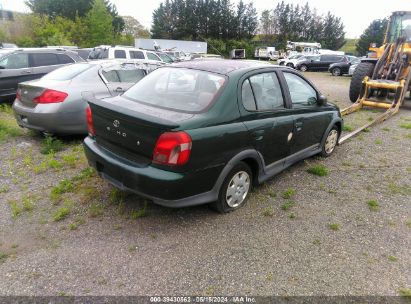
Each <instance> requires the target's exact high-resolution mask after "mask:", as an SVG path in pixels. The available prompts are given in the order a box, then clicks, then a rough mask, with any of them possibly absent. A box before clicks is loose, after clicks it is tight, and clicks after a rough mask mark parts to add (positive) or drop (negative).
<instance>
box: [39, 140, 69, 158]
mask: <svg viewBox="0 0 411 304" xmlns="http://www.w3.org/2000/svg"><path fill="white" fill-rule="evenodd" d="M63 147H64V145H63V142H62V141H61V140H59V139H56V138H54V137H52V136H46V137H45V138H44V139H43V142H42V143H41V150H40V153H41V154H50V153H56V152H59V151H61V150H63Z"/></svg>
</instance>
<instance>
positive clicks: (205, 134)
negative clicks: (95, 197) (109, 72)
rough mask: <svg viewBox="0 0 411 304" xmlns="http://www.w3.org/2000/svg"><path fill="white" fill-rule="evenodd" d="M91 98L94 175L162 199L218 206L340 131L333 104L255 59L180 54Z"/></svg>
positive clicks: (239, 201)
mask: <svg viewBox="0 0 411 304" xmlns="http://www.w3.org/2000/svg"><path fill="white" fill-rule="evenodd" d="M88 102H89V106H90V107H89V108H88V110H87V123H88V128H89V136H88V137H87V138H86V139H85V140H84V147H85V152H86V156H87V158H88V160H89V164H90V165H91V166H93V167H94V168H95V169H96V170H97V172H98V173H99V175H100V176H102V177H103V178H105V179H106V180H107V181H109V182H110V183H112V184H113V185H114V186H116V187H118V188H120V189H127V190H130V191H133V192H135V193H138V194H140V195H142V196H144V197H147V198H149V199H151V200H153V201H154V202H155V203H157V204H160V205H164V206H169V207H182V206H190V205H199V204H206V203H212V205H213V206H214V208H215V209H216V210H218V211H219V212H222V213H225V212H230V211H233V210H235V209H237V208H240V207H241V206H243V205H244V203H245V202H246V200H247V198H248V196H249V193H250V190H251V188H252V186H253V185H255V184H259V183H262V182H264V181H265V180H267V179H268V178H270V177H272V176H273V175H275V174H277V173H278V172H280V171H282V170H284V169H285V168H287V167H288V166H290V165H292V164H293V163H295V162H297V161H299V160H301V159H304V158H306V157H310V156H312V155H315V154H322V155H324V156H328V155H330V154H331V153H332V152H333V151H334V149H335V146H336V145H337V142H338V138H339V135H340V133H341V130H342V119H341V116H340V112H339V109H338V108H337V107H336V106H334V105H331V104H328V103H327V102H326V98H325V97H324V96H323V95H321V93H320V92H319V91H318V90H317V89H316V88H315V86H314V85H313V84H312V83H311V82H310V81H308V80H307V79H305V78H304V77H303V76H302V75H300V74H299V73H298V72H297V71H295V70H293V69H290V68H287V67H278V66H273V65H270V64H261V63H258V62H257V63H256V62H252V61H233V60H218V61H217V60H209V59H207V60H196V61H187V62H180V63H176V64H172V65H169V66H164V67H161V68H159V69H157V70H155V71H153V72H152V73H150V74H149V75H147V76H146V77H145V78H143V79H142V80H141V81H139V82H138V83H137V84H135V85H134V86H132V87H131V88H130V89H129V90H127V91H126V92H125V93H124V94H122V95H119V96H116V97H110V98H104V99H101V98H93V97H90V98H88Z"/></svg>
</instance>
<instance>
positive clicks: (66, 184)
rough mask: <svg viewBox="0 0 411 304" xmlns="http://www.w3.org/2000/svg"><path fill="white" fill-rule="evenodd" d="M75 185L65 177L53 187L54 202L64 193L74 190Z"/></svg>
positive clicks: (52, 197)
mask: <svg viewBox="0 0 411 304" xmlns="http://www.w3.org/2000/svg"><path fill="white" fill-rule="evenodd" d="M73 191H74V185H73V183H72V182H71V181H70V180H68V179H66V178H65V179H63V180H62V181H60V183H59V184H58V185H57V186H55V187H54V188H53V189H51V194H50V199H51V200H52V201H54V202H58V201H59V200H60V199H61V197H62V195H63V194H64V193H68V192H73Z"/></svg>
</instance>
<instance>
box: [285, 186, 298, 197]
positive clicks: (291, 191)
mask: <svg viewBox="0 0 411 304" xmlns="http://www.w3.org/2000/svg"><path fill="white" fill-rule="evenodd" d="M295 192H296V191H295V189H294V188H288V189H287V190H285V191H284V192H283V195H282V197H283V198H285V199H290V198H291V197H292V196H293V195H294V194H295Z"/></svg>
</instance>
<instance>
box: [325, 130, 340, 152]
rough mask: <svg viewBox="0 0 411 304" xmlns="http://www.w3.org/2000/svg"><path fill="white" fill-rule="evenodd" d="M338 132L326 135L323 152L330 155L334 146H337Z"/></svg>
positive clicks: (333, 131)
mask: <svg viewBox="0 0 411 304" xmlns="http://www.w3.org/2000/svg"><path fill="white" fill-rule="evenodd" d="M337 139H338V132H337V130H334V129H333V130H331V132H330V133H329V134H328V136H327V139H326V140H325V152H326V153H327V154H331V153H332V152H333V151H334V148H335V146H336V145H337Z"/></svg>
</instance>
